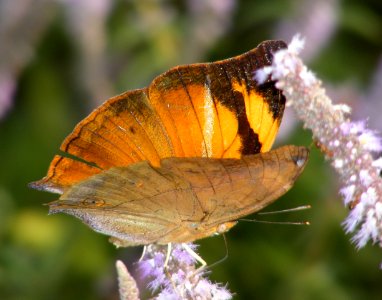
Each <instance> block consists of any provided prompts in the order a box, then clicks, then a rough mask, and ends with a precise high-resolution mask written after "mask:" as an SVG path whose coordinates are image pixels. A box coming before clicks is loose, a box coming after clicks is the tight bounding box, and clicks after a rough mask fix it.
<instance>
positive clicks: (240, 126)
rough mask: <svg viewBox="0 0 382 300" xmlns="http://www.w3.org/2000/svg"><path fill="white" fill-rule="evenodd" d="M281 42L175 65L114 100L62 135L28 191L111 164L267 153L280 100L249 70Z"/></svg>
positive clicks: (61, 186) (59, 188)
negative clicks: (42, 174)
mask: <svg viewBox="0 0 382 300" xmlns="http://www.w3.org/2000/svg"><path fill="white" fill-rule="evenodd" d="M285 47H286V44H285V43H284V42H282V41H266V42H263V43H261V44H260V45H259V46H258V47H257V48H255V49H253V50H251V51H249V52H247V53H245V54H242V55H239V56H237V57H234V58H230V59H226V60H222V61H217V62H214V63H202V64H192V65H184V66H178V67H175V68H172V69H170V70H169V71H167V72H165V73H163V74H161V75H159V76H158V77H156V78H155V79H154V80H153V81H152V83H151V84H150V85H149V87H147V88H144V89H138V90H134V91H128V92H125V93H123V94H121V95H119V96H116V97H113V98H111V99H109V100H108V101H106V102H105V103H104V104H103V105H101V106H100V107H98V108H97V109H95V110H94V111H93V112H92V113H91V114H90V115H89V116H88V117H86V118H85V119H84V120H82V121H81V122H80V123H79V124H77V126H76V127H75V128H74V130H73V132H72V133H71V134H70V135H69V136H68V137H66V139H65V140H64V142H63V143H62V145H61V147H60V150H61V151H62V154H61V155H56V156H55V157H54V159H53V160H52V162H51V164H50V167H49V170H48V174H47V176H45V177H44V178H43V179H41V180H40V181H37V182H34V183H32V184H31V186H32V187H33V188H36V189H41V190H47V191H51V192H56V193H63V192H64V191H65V189H66V188H68V187H70V186H71V185H73V184H75V183H78V182H80V181H82V180H84V179H86V178H87V177H89V176H91V175H94V174H97V173H99V172H101V171H102V170H105V169H109V168H111V167H114V166H127V165H130V164H132V163H135V162H139V161H144V160H147V161H149V162H150V163H151V164H152V165H153V166H159V164H160V159H162V158H166V157H213V158H239V157H241V155H246V154H255V153H259V152H266V151H268V150H269V149H270V148H271V146H272V144H273V142H274V139H275V137H276V134H277V131H278V128H279V126H280V122H281V118H282V115H283V112H284V107H285V98H284V96H283V95H282V93H281V91H280V90H278V89H276V88H275V85H274V82H273V81H271V80H268V81H266V82H265V83H264V84H261V85H259V84H258V83H257V82H256V80H255V79H254V72H255V71H256V70H258V69H259V68H262V67H264V66H266V65H270V64H271V63H272V58H273V56H272V53H273V52H274V51H276V50H278V49H281V48H285Z"/></svg>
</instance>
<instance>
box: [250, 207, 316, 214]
mask: <svg viewBox="0 0 382 300" xmlns="http://www.w3.org/2000/svg"><path fill="white" fill-rule="evenodd" d="M310 208H312V206H310V205H302V206H297V207H293V208H287V209H282V210H275V211H264V212H259V213H257V214H258V215H272V214H281V213H287V212H292V211H299V210H306V209H310Z"/></svg>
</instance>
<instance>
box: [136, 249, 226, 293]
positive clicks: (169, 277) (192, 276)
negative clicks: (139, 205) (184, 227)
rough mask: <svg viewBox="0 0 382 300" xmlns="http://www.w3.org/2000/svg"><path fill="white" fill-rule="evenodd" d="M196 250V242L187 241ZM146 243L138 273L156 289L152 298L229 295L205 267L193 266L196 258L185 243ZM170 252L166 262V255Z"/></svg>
mask: <svg viewBox="0 0 382 300" xmlns="http://www.w3.org/2000/svg"><path fill="white" fill-rule="evenodd" d="M187 246H188V247H189V248H190V249H191V250H192V251H195V250H196V245H195V244H187ZM168 251H169V248H168V247H167V246H159V245H149V246H146V252H145V255H144V257H143V258H142V260H141V261H140V262H139V269H140V272H141V276H142V277H143V278H145V279H148V280H150V282H149V284H148V287H149V288H150V289H151V290H152V291H153V292H157V295H156V296H155V298H154V299H157V300H159V299H174V300H178V299H179V300H180V299H216V300H218V299H219V300H220V299H222V300H224V299H231V298H232V295H231V293H230V292H229V291H228V290H227V288H226V287H224V286H221V285H219V284H215V283H212V282H210V281H209V280H208V279H207V278H205V271H204V270H200V269H197V268H196V260H195V258H194V257H193V256H192V255H191V254H190V253H189V251H188V250H187V249H186V247H185V246H184V244H172V250H170V251H171V252H170V253H168ZM168 254H169V259H168V261H167V265H166V264H165V260H166V256H167V255H168Z"/></svg>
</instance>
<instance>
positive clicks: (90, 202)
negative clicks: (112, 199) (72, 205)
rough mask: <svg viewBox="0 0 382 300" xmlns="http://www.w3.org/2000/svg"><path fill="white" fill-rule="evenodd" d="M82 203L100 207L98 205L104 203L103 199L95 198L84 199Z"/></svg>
mask: <svg viewBox="0 0 382 300" xmlns="http://www.w3.org/2000/svg"><path fill="white" fill-rule="evenodd" d="M82 204H83V205H84V206H90V207H92V206H93V207H100V206H103V205H104V204H105V201H103V200H96V199H84V200H83V201H82Z"/></svg>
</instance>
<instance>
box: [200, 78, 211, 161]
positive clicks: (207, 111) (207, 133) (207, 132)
mask: <svg viewBox="0 0 382 300" xmlns="http://www.w3.org/2000/svg"><path fill="white" fill-rule="evenodd" d="M207 80H209V78H207ZM204 91H205V94H204V128H203V136H204V143H205V147H204V144H203V145H202V148H203V156H207V157H212V137H213V135H214V102H213V101H214V100H213V99H212V95H211V90H210V88H209V84H207V83H206V84H205V85H204Z"/></svg>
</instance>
